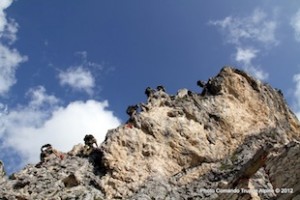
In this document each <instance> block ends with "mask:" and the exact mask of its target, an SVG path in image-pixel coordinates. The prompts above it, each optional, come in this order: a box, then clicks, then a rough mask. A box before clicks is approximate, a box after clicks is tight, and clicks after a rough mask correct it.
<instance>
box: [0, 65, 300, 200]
mask: <svg viewBox="0 0 300 200" xmlns="http://www.w3.org/2000/svg"><path fill="white" fill-rule="evenodd" d="M199 85H200V86H201V87H203V91H202V92H192V91H189V90H187V89H182V90H180V91H179V92H178V94H177V95H169V94H167V93H166V92H165V90H164V89H158V90H148V92H147V95H148V100H147V103H142V104H140V105H139V107H134V108H135V109H136V110H134V111H130V112H129V114H130V118H129V120H128V122H127V123H126V124H123V125H121V126H119V127H117V128H116V129H113V130H109V131H108V133H107V136H106V139H105V141H104V142H103V143H102V144H101V145H100V146H99V148H98V147H94V148H90V149H88V151H85V146H84V145H82V144H79V145H76V146H74V148H73V149H72V150H71V151H70V152H68V153H66V154H63V153H62V154H60V155H62V156H54V157H53V158H52V159H49V160H47V161H46V162H43V163H40V164H39V165H28V166H26V167H25V168H24V169H23V170H21V171H20V172H18V173H15V174H13V175H11V176H10V177H5V176H3V174H4V172H3V170H1V165H0V199H145V200H148V199H149V200H152V199H293V200H296V199H300V182H299V180H300V159H299V156H300V143H299V141H300V123H299V121H298V119H297V118H296V116H295V115H294V114H293V113H292V112H291V111H290V109H289V108H288V106H287V105H286V103H285V100H284V98H283V95H282V93H281V92H280V91H279V90H276V89H273V88H272V87H271V86H269V85H268V84H265V83H262V82H260V81H258V80H256V79H254V78H252V77H251V76H249V75H248V74H246V73H245V72H243V71H241V70H238V69H234V68H231V67H224V68H223V69H222V70H221V71H220V73H219V74H218V75H217V76H216V77H214V78H211V79H209V80H208V81H207V83H202V82H201V84H199ZM139 109H140V110H139ZM0 164H1V163H0ZM2 172H3V173H2ZM1 177H2V178H1Z"/></svg>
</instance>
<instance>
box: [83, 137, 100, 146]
mask: <svg viewBox="0 0 300 200" xmlns="http://www.w3.org/2000/svg"><path fill="white" fill-rule="evenodd" d="M83 140H84V144H85V145H86V146H87V147H88V148H89V149H93V148H94V144H95V145H96V147H98V144H97V140H96V138H95V137H94V136H93V135H90V134H89V135H85V137H84V139H83Z"/></svg>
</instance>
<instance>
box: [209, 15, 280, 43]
mask: <svg viewBox="0 0 300 200" xmlns="http://www.w3.org/2000/svg"><path fill="white" fill-rule="evenodd" d="M209 24H211V25H215V26H218V27H220V28H221V30H222V32H223V33H224V34H225V37H226V42H228V43H233V44H241V43H242V42H244V41H247V40H250V41H257V42H260V43H263V44H266V45H269V44H272V45H277V44H278V43H279V42H278V40H277V39H276V38H275V31H276V28H277V22H276V21H275V20H271V19H268V17H267V14H266V13H265V12H264V11H262V10H260V9H255V10H254V11H253V13H252V14H251V15H250V16H248V17H244V18H239V17H232V16H228V17H226V18H224V19H223V20H216V21H210V22H209Z"/></svg>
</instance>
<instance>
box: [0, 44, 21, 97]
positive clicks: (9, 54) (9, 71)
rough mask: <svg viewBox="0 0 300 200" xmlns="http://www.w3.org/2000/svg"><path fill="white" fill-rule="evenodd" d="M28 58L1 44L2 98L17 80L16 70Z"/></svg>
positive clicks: (0, 88) (0, 93)
mask: <svg viewBox="0 0 300 200" xmlns="http://www.w3.org/2000/svg"><path fill="white" fill-rule="evenodd" d="M26 60H27V57H25V56H21V55H20V54H19V52H18V51H17V50H16V49H10V48H9V47H7V46H4V45H3V44H1V43H0V96H1V95H4V94H6V93H7V92H8V91H9V89H10V88H11V86H13V85H14V84H15V83H16V82H17V80H16V77H15V73H16V70H17V68H18V66H19V65H20V63H22V62H25V61H26Z"/></svg>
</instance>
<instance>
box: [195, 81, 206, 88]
mask: <svg viewBox="0 0 300 200" xmlns="http://www.w3.org/2000/svg"><path fill="white" fill-rule="evenodd" d="M197 85H198V86H199V87H201V88H204V87H205V86H206V82H205V81H201V80H198V81H197Z"/></svg>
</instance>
